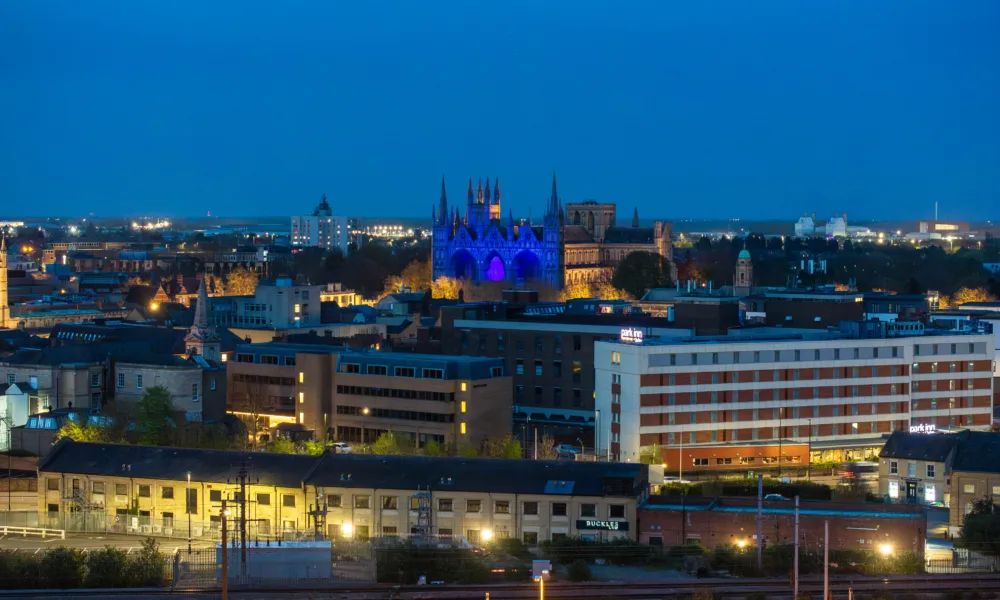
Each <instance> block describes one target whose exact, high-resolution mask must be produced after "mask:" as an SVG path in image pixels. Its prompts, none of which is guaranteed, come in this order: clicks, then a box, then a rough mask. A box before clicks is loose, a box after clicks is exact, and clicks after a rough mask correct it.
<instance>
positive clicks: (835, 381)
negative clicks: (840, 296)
mask: <svg viewBox="0 0 1000 600" xmlns="http://www.w3.org/2000/svg"><path fill="white" fill-rule="evenodd" d="M994 357H995V351H994V347H993V337H992V335H991V334H985V333H972V332H970V333H962V332H950V331H938V330H924V328H923V326H922V325H920V324H918V323H884V322H870V321H866V322H858V323H842V324H841V329H840V330H839V331H835V332H834V331H831V332H816V333H815V334H809V333H803V334H794V335H765V336H761V337H755V336H751V335H746V336H720V337H705V338H692V339H687V340H680V341H678V340H670V339H657V338H655V337H645V338H642V339H638V340H637V339H629V340H624V339H623V340H614V341H608V340H604V341H598V342H597V343H596V344H595V351H594V362H595V370H596V374H595V389H596V397H597V403H596V408H597V410H600V411H601V412H602V414H607V415H612V418H611V419H608V420H606V421H605V423H606V425H605V426H604V427H602V428H601V430H600V431H599V432H598V435H599V439H600V440H601V442H600V444H599V445H603V444H605V443H609V440H610V446H611V453H612V455H613V456H614V457H616V458H617V459H619V460H623V461H627V460H631V461H635V460H638V458H639V454H640V449H641V448H643V447H650V446H652V445H654V444H658V445H659V446H661V447H663V448H666V449H667V450H666V452H665V457H669V458H668V460H666V462H667V463H668V465H675V464H677V462H678V460H683V461H684V469H685V470H687V469H688V468H689V467H697V466H699V465H697V464H689V463H688V456H687V455H686V454H681V455H680V458H679V457H678V454H679V453H680V452H682V451H681V449H680V447H681V445H682V444H683V446H684V448H690V447H692V446H701V445H710V444H720V443H725V444H728V445H730V446H738V445H741V444H746V443H747V442H758V441H778V440H780V441H792V442H795V443H797V444H802V443H806V444H809V446H810V447H811V455H812V460H823V461H829V460H835V461H851V460H871V459H873V458H874V457H875V456H877V455H878V452H879V451H880V450H881V448H882V436H883V435H885V434H888V433H891V432H893V431H907V430H909V429H910V428H911V427H920V426H924V427H925V428H926V427H930V426H933V427H936V428H938V429H941V428H973V429H988V428H989V427H990V424H991V422H992V394H993V361H994ZM787 461H788V459H786V457H785V456H781V457H780V458H779V459H778V462H777V463H776V465H775V466H777V465H780V464H782V463H784V462H787ZM759 466H762V465H760V461H755V452H754V451H753V449H752V448H747V449H746V451H745V454H743V455H742V456H741V458H740V460H739V465H738V466H737V467H736V468H742V469H744V470H745V469H746V468H756V467H759ZM763 466H766V465H763ZM670 468H673V467H670Z"/></svg>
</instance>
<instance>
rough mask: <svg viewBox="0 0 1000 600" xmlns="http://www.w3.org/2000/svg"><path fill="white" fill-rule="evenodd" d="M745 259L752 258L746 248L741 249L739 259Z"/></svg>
mask: <svg viewBox="0 0 1000 600" xmlns="http://www.w3.org/2000/svg"><path fill="white" fill-rule="evenodd" d="M744 259H746V260H750V253H749V252H747V249H746V248H744V249H742V250H740V255H739V260H744Z"/></svg>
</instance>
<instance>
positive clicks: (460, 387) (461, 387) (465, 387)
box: [458, 381, 469, 392]
mask: <svg viewBox="0 0 1000 600" xmlns="http://www.w3.org/2000/svg"><path fill="white" fill-rule="evenodd" d="M458 388H459V391H462V392H464V391H466V390H468V389H469V385H468V384H467V383H466V382H464V381H463V382H462V383H461V384H459V386H458Z"/></svg>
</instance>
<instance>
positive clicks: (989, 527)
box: [955, 498, 1000, 555]
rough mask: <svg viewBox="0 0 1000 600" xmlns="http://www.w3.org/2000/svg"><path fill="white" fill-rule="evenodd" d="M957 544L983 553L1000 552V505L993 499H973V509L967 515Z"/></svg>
mask: <svg viewBox="0 0 1000 600" xmlns="http://www.w3.org/2000/svg"><path fill="white" fill-rule="evenodd" d="M955 545H956V546H958V547H960V548H966V549H968V550H972V551H975V552H981V553H983V554H990V555H997V554H1000V507H997V505H996V504H994V503H993V499H991V498H978V499H976V500H973V501H972V511H971V512H970V513H969V514H967V515H966V516H965V522H964V523H963V524H962V533H961V535H960V536H959V539H958V541H957V542H956V543H955Z"/></svg>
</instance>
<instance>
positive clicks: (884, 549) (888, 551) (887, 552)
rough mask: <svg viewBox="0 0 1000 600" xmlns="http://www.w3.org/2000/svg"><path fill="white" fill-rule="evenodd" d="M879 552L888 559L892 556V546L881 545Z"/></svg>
mask: <svg viewBox="0 0 1000 600" xmlns="http://www.w3.org/2000/svg"><path fill="white" fill-rule="evenodd" d="M878 551H879V553H881V554H882V556H884V557H886V558H888V557H890V556H892V544H879V546H878Z"/></svg>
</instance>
